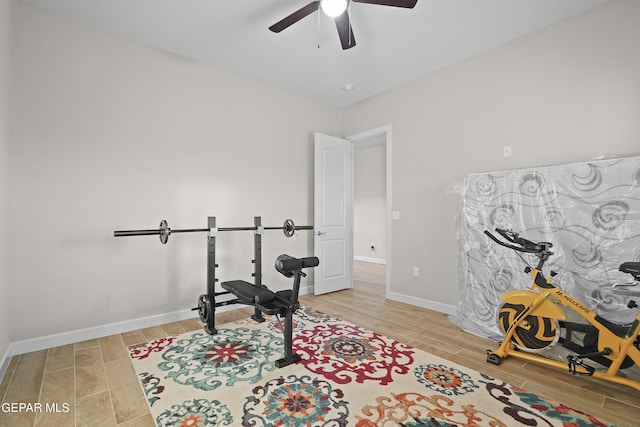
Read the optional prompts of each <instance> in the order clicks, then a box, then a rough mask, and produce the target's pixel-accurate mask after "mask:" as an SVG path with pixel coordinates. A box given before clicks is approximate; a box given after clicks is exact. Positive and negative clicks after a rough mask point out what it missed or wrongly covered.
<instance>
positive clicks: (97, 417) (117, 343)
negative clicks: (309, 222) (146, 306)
mask: <svg viewBox="0 0 640 427" xmlns="http://www.w3.org/2000/svg"><path fill="white" fill-rule="evenodd" d="M355 277H356V280H355V283H354V289H351V290H346V291H341V292H335V293H332V294H328V295H322V296H314V295H305V296H302V297H300V299H301V302H302V303H304V304H306V305H308V306H311V307H313V308H315V309H317V310H320V311H322V312H325V313H327V314H331V315H334V316H336V317H338V318H341V319H343V320H346V321H348V322H351V323H354V324H357V325H360V326H363V327H365V328H368V329H372V330H374V331H377V332H380V333H382V334H384V335H387V336H388V337H391V338H394V339H396V340H398V341H401V342H404V343H407V344H411V345H413V346H414V347H417V348H420V349H422V350H425V351H427V352H429V353H432V354H435V355H438V356H440V357H443V358H445V359H448V360H451V361H454V362H456V363H459V364H461V365H464V366H467V367H470V368H472V369H475V370H477V371H480V372H484V373H486V374H488V375H491V376H493V377H495V378H498V379H502V380H504V381H507V382H509V383H511V384H514V385H517V386H521V387H523V388H526V389H527V390H529V391H532V392H535V393H537V394H539V395H542V396H546V397H548V398H549V399H553V400H557V401H559V402H561V403H564V404H566V405H568V406H571V407H573V408H576V409H581V410H583V411H586V412H589V413H591V414H593V415H596V416H597V417H599V418H601V419H602V420H605V421H607V422H608V423H615V424H618V425H620V426H624V427H632V426H640V421H639V420H640V392H638V391H634V390H632V389H630V388H628V387H623V386H617V385H612V384H609V383H606V382H602V381H598V380H595V379H593V378H584V377H574V376H570V375H569V374H567V373H565V372H560V371H552V370H549V369H544V368H541V367H539V366H535V365H532V364H528V363H526V362H523V361H518V360H515V359H507V360H505V361H503V363H502V364H501V365H500V366H494V365H489V364H487V363H486V362H485V350H486V349H488V348H493V347H494V346H495V345H496V344H495V343H494V342H492V341H489V340H486V339H483V338H479V337H477V336H474V335H471V334H468V333H466V332H463V331H462V330H460V328H458V327H457V326H455V325H454V324H452V323H451V322H450V321H449V319H448V317H447V316H446V315H444V314H442V313H437V312H434V311H430V310H426V309H423V308H419V307H415V306H411V305H407V304H403V303H399V302H395V301H390V300H385V299H384V291H385V289H384V287H385V285H384V281H385V266H383V265H377V264H368V263H362V262H357V263H356V264H355ZM250 313H251V310H249V309H247V308H244V309H241V310H234V311H230V312H227V313H221V314H218V315H217V318H216V321H217V322H219V323H220V324H222V323H225V322H229V321H233V320H237V319H240V318H244V317H248V316H249V315H250ZM201 328H202V325H201V323H200V321H199V320H197V319H190V320H185V321H181V322H174V323H170V324H166V325H161V326H156V327H152V328H147V329H142V330H136V331H131V332H127V333H123V334H118V335H113V336H109V337H105V338H100V339H95V340H89V341H84V342H80V343H76V344H70V345H66V346H62V347H56V348H50V349H48V350H42V351H36V352H33V353H26V354H22V355H19V356H15V357H14V358H13V359H12V360H11V363H10V366H9V369H8V371H7V374H6V375H5V377H4V378H3V380H2V382H1V383H0V397H2V402H13V403H18V402H23V403H31V404H36V403H40V404H41V405H42V412H34V413H33V412H32V413H27V412H22V413H19V414H16V413H8V412H3V411H0V426H2V427H4V426H7V427H8V426H10V427H21V426H29V427H31V426H55V427H64V426H78V427H79V426H90V427H102V426H105V427H107V426H109V427H113V426H119V427H120V426H121V427H143V426H145V427H146V426H148V427H154V426H155V423H154V421H153V419H152V417H151V414H150V413H149V410H148V407H147V403H146V401H145V397H144V395H143V393H142V389H141V387H140V385H139V383H138V378H137V376H136V374H135V372H134V370H133V366H132V364H131V362H130V359H129V357H128V352H127V346H128V345H132V344H137V343H141V342H146V341H149V340H152V339H156V338H162V337H165V336H168V335H171V334H179V333H183V332H187V331H193V330H198V329H201ZM47 403H48V404H51V403H57V404H58V408H57V409H58V410H59V412H57V413H56V412H47V411H45V405H46V404H47ZM63 404H68V408H67V407H66V406H64V405H63ZM33 408H34V409H36V408H37V407H35V406H34V407H33ZM49 409H55V408H49ZM67 409H68V410H67Z"/></svg>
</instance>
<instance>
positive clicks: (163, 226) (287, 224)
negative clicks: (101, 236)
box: [113, 219, 313, 245]
mask: <svg viewBox="0 0 640 427" xmlns="http://www.w3.org/2000/svg"><path fill="white" fill-rule="evenodd" d="M261 228H262V229H263V230H282V232H283V233H284V235H285V236H286V237H291V236H293V234H294V233H295V232H296V231H298V230H313V226H312V225H295V223H294V222H293V220H292V219H285V220H284V223H283V224H282V226H281V227H261ZM251 230H253V231H257V230H258V227H256V226H255V225H254V226H252V227H219V228H217V231H251ZM210 231H212V230H210V229H208V228H182V229H175V230H172V229H171V228H170V227H169V224H168V223H167V221H165V220H164V219H163V220H162V221H160V226H159V227H158V228H156V229H151V230H120V231H118V230H116V231H114V232H113V235H114V237H127V236H152V235H156V234H157V235H158V236H159V237H160V243H162V244H163V245H164V244H166V243H167V242H168V241H169V236H170V235H171V234H174V233H202V232H210Z"/></svg>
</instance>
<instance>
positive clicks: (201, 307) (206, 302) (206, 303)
mask: <svg viewBox="0 0 640 427" xmlns="http://www.w3.org/2000/svg"><path fill="white" fill-rule="evenodd" d="M212 311H213V309H212V306H211V299H209V296H208V295H206V294H202V295H200V297H198V315H199V316H200V320H201V321H202V323H207V322H208V320H209V316H211V314H212Z"/></svg>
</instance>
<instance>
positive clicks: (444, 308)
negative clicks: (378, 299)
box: [387, 292, 457, 315]
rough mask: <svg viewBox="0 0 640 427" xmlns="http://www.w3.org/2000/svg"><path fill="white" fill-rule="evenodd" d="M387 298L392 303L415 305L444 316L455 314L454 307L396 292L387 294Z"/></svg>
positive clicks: (455, 308)
mask: <svg viewBox="0 0 640 427" xmlns="http://www.w3.org/2000/svg"><path fill="white" fill-rule="evenodd" d="M387 298H389V299H390V300H394V301H399V302H404V303H406V304H411V305H415V306H416V307H422V308H427V309H429V310H433V311H437V312H439V313H445V314H449V315H451V314H455V313H456V310H457V307H456V306H455V305H449V304H443V303H441V302H437V301H431V300H427V299H422V298H416V297H412V296H409V295H404V294H399V293H397V292H389V293H388V294H387Z"/></svg>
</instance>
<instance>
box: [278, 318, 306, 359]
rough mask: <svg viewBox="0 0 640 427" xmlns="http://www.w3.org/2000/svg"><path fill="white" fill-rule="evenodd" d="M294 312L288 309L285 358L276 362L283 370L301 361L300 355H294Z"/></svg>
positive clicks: (285, 322)
mask: <svg viewBox="0 0 640 427" xmlns="http://www.w3.org/2000/svg"><path fill="white" fill-rule="evenodd" d="M293 312H294V310H292V309H288V310H287V312H286V314H285V319H284V331H282V332H283V333H284V357H283V358H282V359H278V360H276V366H277V367H278V368H283V367H285V366H289V365H291V364H294V363H297V362H299V361H300V355H299V354H294V353H293Z"/></svg>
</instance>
